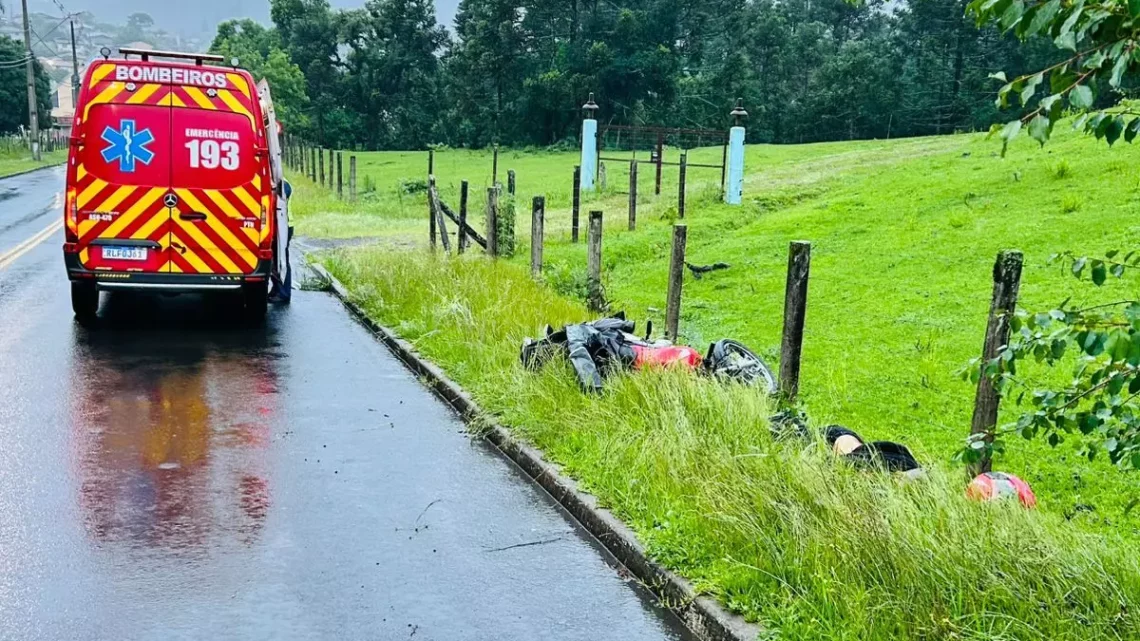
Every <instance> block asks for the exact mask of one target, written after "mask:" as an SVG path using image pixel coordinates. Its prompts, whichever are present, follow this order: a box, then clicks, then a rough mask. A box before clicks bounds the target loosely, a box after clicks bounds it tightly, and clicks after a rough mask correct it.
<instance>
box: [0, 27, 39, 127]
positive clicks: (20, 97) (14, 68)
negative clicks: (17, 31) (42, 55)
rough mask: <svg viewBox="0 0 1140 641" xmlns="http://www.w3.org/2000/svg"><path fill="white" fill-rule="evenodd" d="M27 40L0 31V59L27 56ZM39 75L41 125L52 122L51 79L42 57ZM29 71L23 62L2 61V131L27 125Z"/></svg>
mask: <svg viewBox="0 0 1140 641" xmlns="http://www.w3.org/2000/svg"><path fill="white" fill-rule="evenodd" d="M25 56H26V54H25V50H24V44H23V43H22V42H18V41H16V40H14V39H12V38H9V37H8V36H3V35H0V62H4V61H18V60H24V59H25ZM33 69H34V71H35V78H36V102H37V107H38V109H37V115H38V116H39V121H40V125H41V126H42V127H47V126H48V123H50V122H51V80H50V79H49V78H48V75H47V73H46V72H45V71H44V68H43V67H42V66H41V65H40V63H39V61H38V60H37V61H36V62H35V65H34V66H33ZM27 82H28V79H27V71H26V70H25V67H24V65H22V64H6V65H0V133H14V132H17V131H19V130H20V127H27V126H28V89H27Z"/></svg>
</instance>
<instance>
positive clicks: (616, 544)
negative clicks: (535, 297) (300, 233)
mask: <svg viewBox="0 0 1140 641" xmlns="http://www.w3.org/2000/svg"><path fill="white" fill-rule="evenodd" d="M309 267H310V268H312V269H313V270H314V271H315V272H317V274H318V275H319V276H320V277H321V278H322V279H324V280H326V281H327V282H328V283H329V289H330V290H331V291H332V292H333V294H334V295H335V296H336V297H337V298H339V299H340V300H341V302H342V303H343V304H344V305H345V307H347V308H348V309H349V311H351V312H352V313H353V315H354V316H356V318H357V320H359V321H360V323H361V324H363V325H364V326H365V327H367V328H368V329H370V330H371V331H372V332H373V333H374V334H376V335H377V336H378V337H379V338H380V340H381V341H382V342H383V343H384V344H385V345H387V347H388V349H390V350H391V351H392V353H394V354H395V355H396V356H397V357H398V358H399V359H400V360H401V361H403V363H404V365H405V366H407V368H408V369H410V370H411V371H412V373H414V374H416V375H417V376H419V377H421V379H423V380H424V381H425V382H426V383H427V385H428V386H429V387H431V389H432V391H434V392H435V393H436V394H437V395H438V396H439V397H440V398H442V399H443V400H445V401H447V403H448V404H449V405H451V407H452V408H454V409H455V411H456V412H457V413H458V414H459V415H460V417H461V418H462V419H463V420H464V421H465V422H467V423H472V422H474V421H475V420H476V419H478V418H480V417H482V418H488V417H489V415H487V414H485V413H484V412H483V411H482V410H481V409H480V408H479V406H478V405H476V404H475V401H474V400H473V399H472V398H471V396H470V395H469V394H468V393H467V392H466V391H465V390H463V388H461V387H459V385H458V384H456V383H455V382H454V381H452V380H451V379H450V378H448V376H447V374H445V373H444V372H443V370H441V369H440V368H439V367H437V366H436V365H435V364H434V363H431V362H430V361H428V360H427V359H425V358H423V357H422V356H420V355H419V354H418V353H417V352H416V350H415V348H414V347H413V346H412V345H411V344H410V343H408V342H407V341H405V340H403V339H401V338H400V337H399V336H397V335H396V333H395V332H393V331H392V330H390V329H388V328H387V327H384V326H383V325H380V324H379V323H377V322H376V321H374V320H372V319H371V318H369V317H368V316H367V314H365V313H364V310H362V309H361V308H360V307H359V306H358V305H357V304H356V303H354V302H352V299H351V296H350V295H349V292H348V289H347V288H345V286H344V285H343V284H342V283H341V282H340V281H338V280H337V279H336V278H334V277H333V276H332V274H330V273H329V272H328V271H327V270H326V269H324V268H323V267H321V266H320V265H315V264H310V265H309ZM484 425H486V433H485V438H486V439H487V440H488V441H490V442H491V444H493V445H494V446H495V447H496V448H497V449H498V450H499V451H500V452H501V453H502V454H503V455H504V456H506V457H507V458H509V459H511V460H512V461H514V462H515V464H517V465H518V466H519V467H520V468H521V469H522V470H523V471H524V472H526V474H527V475H528V476H530V477H531V478H532V479H533V480H534V481H535V482H536V483H538V484H539V485H540V486H541V487H542V488H543V489H544V490H546V491H547V492H548V493H549V494H550V496H551V497H553V498H554V500H556V501H558V503H559V504H561V505H562V507H563V508H565V509H566V511H568V512H569V513H570V514H571V516H573V517H574V518H575V519H577V521H578V522H579V523H581V524H582V527H584V528H586V530H587V531H588V532H590V534H592V535H593V536H594V537H595V538H596V539H597V540H598V541H599V542H600V543H601V544H602V545H603V546H605V548H606V549H607V550H609V552H610V553H611V554H613V555H614V557H615V558H616V559H617V560H618V562H620V563H621V564H622V565H624V566H625V567H626V568H627V569H628V570H629V571H630V573H631V574H633V575H634V576H636V577H637V578H638V579H640V580H641V582H642V583H643V584H644V585H645V586H646V587H647V588H649V589H650V590H651V591H652V592H653V593H654V594H655V595H656V596H657V598H658V599H659V600H660V602H661V603H662V605H664V606H665V607H667V608H669V609H670V610H672V611H673V612H674V613H676V614H677V615H678V616H679V617H680V618H681V620H682V621H684V622H685V625H686V626H688V628H689V629H690V630H692V631H693V633H694V634H696V635H697V637H699V638H700V639H702V640H704V641H755V640H756V638H757V637H758V636H759V635H760V628H759V627H758V626H755V625H753V624H750V623H748V622H747V621H745V620H744V619H743V617H740V616H737V615H735V614H732V613H730V612H728V611H727V610H725V609H724V608H723V607H722V606H721V605H720V603H719V602H717V601H716V600H715V599H712V598H709V597H705V596H698V595H697V592H696V590H695V589H694V588H693V586H692V584H691V583H689V582H688V581H687V580H685V579H683V578H681V577H680V576H678V575H676V574H674V573H673V572H670V571H669V570H666V569H665V568H663V567H661V566H660V565H658V564H657V563H655V562H654V561H652V560H650V559H649V556H648V555H647V554H646V552H645V547H644V546H643V545H642V544H641V542H640V541H638V540H637V535H636V534H634V532H633V530H631V529H630V528H629V527H628V526H626V524H625V523H622V522H621V520H619V519H618V518H617V517H616V516H614V515H613V513H612V512H610V511H609V510H607V509H605V508H603V507H600V506H599V505H598V499H597V498H596V497H594V496H593V495H591V494H588V493H586V492H583V491H582V490H580V489H579V488H578V484H577V483H576V482H575V481H574V480H573V479H570V478H568V477H566V476H563V475H562V473H561V471H560V470H559V468H558V467H557V466H555V465H552V464H550V463H548V462H547V461H546V459H545V457H544V456H543V454H542V452H540V451H538V450H536V449H534V448H533V447H530V446H528V445H526V444H524V443H522V442H520V441H518V440H517V439H515V437H514V436H512V435H511V434H510V432H508V431H507V429H506V428H504V427H503V426H501V425H499V424H498V423H496V422H494V421H491V422H489V423H486V424H484Z"/></svg>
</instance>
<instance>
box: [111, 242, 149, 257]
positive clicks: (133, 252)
mask: <svg viewBox="0 0 1140 641" xmlns="http://www.w3.org/2000/svg"><path fill="white" fill-rule="evenodd" d="M103 259H104V260H146V247H116V246H113V245H104V246H103Z"/></svg>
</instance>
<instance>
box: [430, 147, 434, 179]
mask: <svg viewBox="0 0 1140 641" xmlns="http://www.w3.org/2000/svg"><path fill="white" fill-rule="evenodd" d="M428 175H429V176H434V175H435V150H434V149H428Z"/></svg>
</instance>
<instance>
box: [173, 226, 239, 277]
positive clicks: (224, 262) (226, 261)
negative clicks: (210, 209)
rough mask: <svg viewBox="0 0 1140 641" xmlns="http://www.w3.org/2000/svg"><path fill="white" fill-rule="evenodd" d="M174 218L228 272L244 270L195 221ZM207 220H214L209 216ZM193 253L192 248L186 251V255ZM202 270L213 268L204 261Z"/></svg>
mask: <svg viewBox="0 0 1140 641" xmlns="http://www.w3.org/2000/svg"><path fill="white" fill-rule="evenodd" d="M173 220H174V224H175V225H177V226H178V228H179V229H181V230H182V231H183V232H185V233H186V234H187V235H188V236H190V237H191V238H193V239H194V241H195V242H196V243H198V246H199V247H201V248H202V250H203V251H207V252H209V253H210V256H212V257H213V258H214V260H216V261H217V262H218V264H220V265H221V266H222V269H224V270H226V273H227V274H240V273H241V271H242V270H241V269H239V268H238V266H237V265H235V264H234V262H233V261H232V260H230V257H229V256H226V254H225V252H224V251H222V250H221V249H218V246H217V245H215V244H214V243H213V241H211V240H210V237H209V236H207V235H206V234H203V233H202V230H200V229H198V227H197V226H196V225H195V223H193V222H188V221H183V220H182V219H180V218H179V217H178V216H175V217H174V218H173ZM206 220H207V221H211V220H213V218H212V217H207V218H206ZM193 253H194V250H190V251H188V252H187V253H186V255H190V254H193ZM194 258H196V259H198V260H201V259H199V258H198V257H197V256H195V257H194ZM194 267H195V268H196V269H197V268H198V266H197V265H195V266H194ZM202 271H205V272H209V271H211V270H210V268H209V267H205V263H203V268H202Z"/></svg>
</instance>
